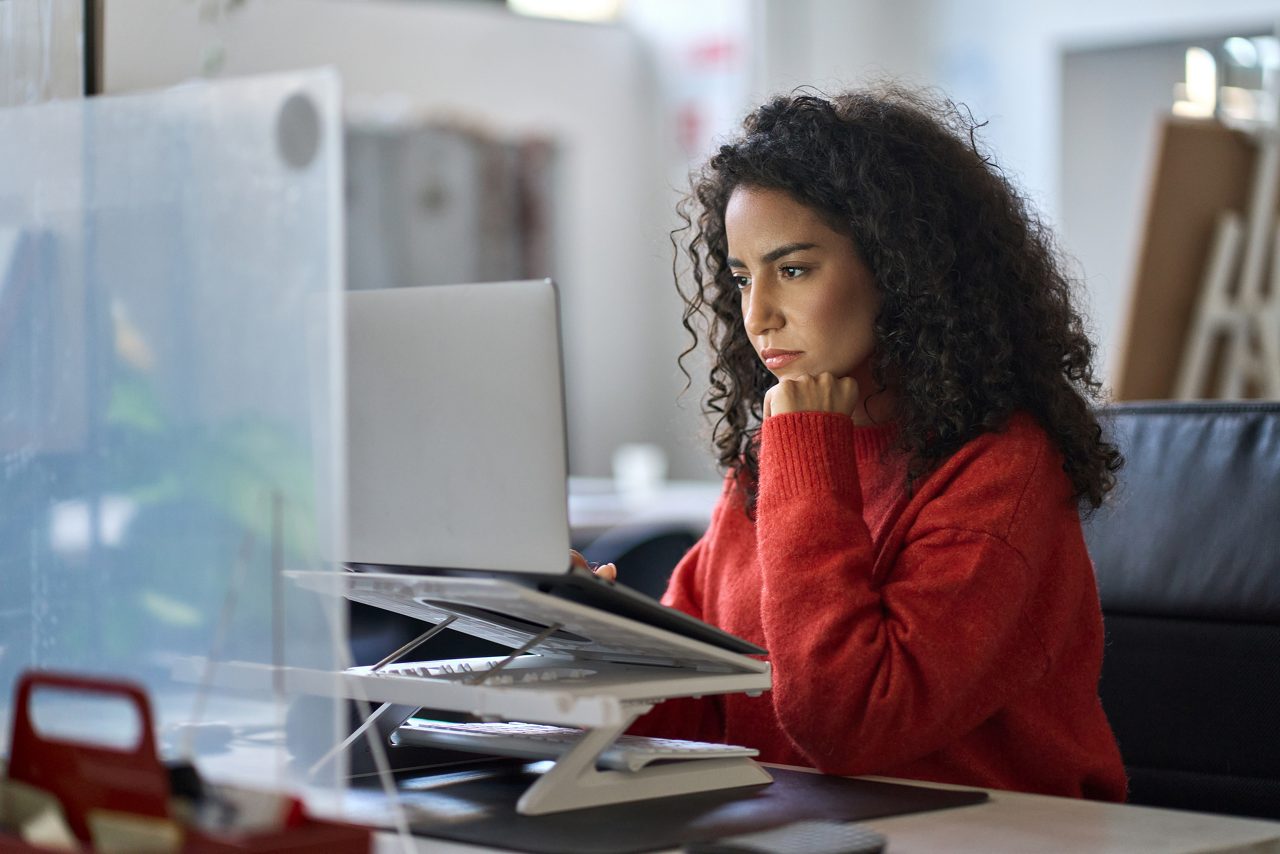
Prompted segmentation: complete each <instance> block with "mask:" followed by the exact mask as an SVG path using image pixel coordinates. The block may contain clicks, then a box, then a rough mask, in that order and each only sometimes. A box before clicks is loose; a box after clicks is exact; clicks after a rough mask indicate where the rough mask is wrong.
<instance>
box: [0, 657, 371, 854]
mask: <svg viewBox="0 0 1280 854" xmlns="http://www.w3.org/2000/svg"><path fill="white" fill-rule="evenodd" d="M42 687H51V688H58V689H61V690H64V691H78V692H84V693H89V694H103V695H109V696H115V697H118V698H120V699H123V700H126V701H128V702H130V703H131V704H132V705H133V706H134V709H135V710H136V712H137V714H138V720H139V723H140V736H139V738H138V744H137V745H136V746H135V747H134V748H133V749H132V750H116V749H113V748H108V747H102V746H99V745H94V744H84V743H78V742H68V741H63V740H61V739H52V738H45V737H43V736H41V735H40V734H39V733H38V732H37V731H36V729H35V727H34V726H33V725H32V722H31V711H30V701H31V695H32V693H33V692H34V691H35V690H36V689H38V688H42ZM154 733H155V728H154V726H153V723H152V718H151V707H150V704H149V703H148V702H147V696H146V694H145V693H144V692H143V690H142V689H141V688H140V687H138V686H137V685H135V684H133V683H131V682H126V681H122V680H114V679H101V678H95V677H88V676H79V675H74V674H68V673H52V672H35V671H28V672H26V673H24V674H23V675H22V676H21V677H20V678H19V680H18V687H17V692H16V697H15V704H14V717H13V738H12V740H11V741H10V756H9V777H10V778H11V779H13V780H18V781H21V782H23V783H28V784H30V785H32V786H37V787H39V788H41V789H44V790H45V791H47V792H49V793H50V794H52V795H54V796H56V797H57V798H58V800H60V801H61V802H62V810H63V813H64V814H65V815H66V818H67V823H68V824H69V825H70V827H71V830H72V832H74V833H75V835H76V836H77V837H78V838H79V839H81V840H82V841H84V842H86V843H87V842H88V841H89V828H88V824H87V823H86V819H87V817H88V815H89V812H90V811H91V810H94V809H107V810H115V811H118V812H124V813H133V814H135V815H142V816H151V817H156V818H165V819H168V818H171V816H170V813H169V796H170V790H169V772H168V769H167V768H166V767H165V766H164V763H162V762H161V761H160V757H159V754H158V753H157V752H156V747H155V740H154V738H155V736H154ZM289 816H290V821H288V822H286V827H284V828H283V829H281V830H280V831H278V832H271V833H258V834H252V835H242V836H225V837H223V836H217V837H215V836H211V835H209V834H206V833H202V832H200V831H198V830H196V829H194V828H190V827H188V828H184V844H183V847H182V850H183V851H184V852H187V854H286V852H288V854H295V852H296V854H303V852H325V854H368V852H369V851H370V848H371V844H372V834H371V831H370V830H369V828H366V827H358V826H356V825H349V824H341V823H338V822H330V821H319V820H317V819H314V818H311V817H310V816H308V815H307V814H306V811H305V809H304V808H303V806H302V802H301V801H298V800H296V799H294V800H293V803H292V804H291V806H290V809H289ZM46 850H47V849H43V848H36V847H34V846H32V845H28V844H27V843H25V842H22V841H21V840H19V839H16V838H14V837H12V836H5V835H3V834H0V854H9V852H32V854H35V852H44V851H46Z"/></svg>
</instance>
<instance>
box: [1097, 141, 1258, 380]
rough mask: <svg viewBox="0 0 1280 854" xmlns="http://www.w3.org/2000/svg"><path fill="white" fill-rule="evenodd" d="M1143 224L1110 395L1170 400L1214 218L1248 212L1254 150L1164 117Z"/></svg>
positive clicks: (1253, 147)
mask: <svg viewBox="0 0 1280 854" xmlns="http://www.w3.org/2000/svg"><path fill="white" fill-rule="evenodd" d="M1158 145H1159V151H1158V153H1157V156H1156V161H1155V163H1156V165H1155V172H1154V174H1153V175H1152V180H1151V184H1150V186H1151V194H1150V197H1149V199H1148V204H1147V214H1146V227H1145V229H1144V231H1143V237H1142V246H1141V248H1140V250H1139V253H1138V266H1137V271H1136V277H1135V280H1134V286H1133V290H1132V292H1131V298H1130V304H1129V315H1128V320H1127V323H1126V328H1125V334H1124V339H1123V344H1122V345H1121V353H1120V359H1119V362H1118V365H1119V367H1118V370H1117V372H1116V377H1115V381H1114V388H1113V393H1114V396H1115V399H1117V400H1149V399H1162V398H1168V397H1172V396H1173V393H1174V388H1175V383H1176V381H1177V373H1178V365H1179V363H1180V361H1181V358H1182V352H1183V348H1184V346H1185V345H1186V341H1187V338H1188V332H1189V330H1190V327H1191V316H1192V313H1193V312H1194V311H1195V307H1196V301H1197V298H1198V296H1199V292H1200V286H1201V283H1202V281H1203V279H1204V270H1205V267H1206V265H1207V264H1208V260H1209V251H1210V245H1211V242H1212V239H1213V230H1214V221H1215V219H1216V218H1217V216H1218V214H1219V212H1221V211H1223V210H1228V209H1230V210H1236V211H1239V212H1240V213H1241V214H1242V215H1243V214H1245V213H1246V212H1247V210H1248V203H1249V186H1250V182H1251V180H1252V177H1253V164H1254V160H1255V157H1256V148H1255V146H1254V144H1253V143H1252V142H1251V141H1250V140H1249V138H1248V137H1247V136H1246V135H1245V134H1243V133H1240V132H1238V131H1233V130H1229V129H1227V128H1225V127H1223V126H1222V125H1220V124H1218V123H1217V122H1214V121H1211V120H1201V119H1182V118H1176V117H1170V118H1169V119H1167V120H1166V121H1165V123H1164V124H1163V126H1162V127H1161V128H1160V131H1159V134H1158Z"/></svg>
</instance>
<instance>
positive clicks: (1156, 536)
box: [1085, 403, 1280, 819]
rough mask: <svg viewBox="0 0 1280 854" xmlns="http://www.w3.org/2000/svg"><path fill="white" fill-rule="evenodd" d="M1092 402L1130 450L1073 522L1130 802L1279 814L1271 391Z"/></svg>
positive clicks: (1279, 632) (1275, 435)
mask: <svg viewBox="0 0 1280 854" xmlns="http://www.w3.org/2000/svg"><path fill="white" fill-rule="evenodd" d="M1103 415H1104V419H1105V422H1108V426H1109V428H1110V430H1111V432H1112V436H1113V437H1114V440H1115V441H1116V442H1117V443H1118V444H1119V446H1120V448H1121V450H1122V451H1123V453H1124V454H1125V457H1126V459H1127V464H1126V466H1125V468H1124V469H1123V470H1122V472H1121V478H1120V487H1119V488H1118V490H1117V491H1116V492H1115V493H1114V494H1113V496H1112V497H1111V499H1109V502H1108V504H1107V505H1106V506H1104V507H1103V509H1101V510H1099V511H1098V512H1097V513H1096V514H1095V515H1094V516H1093V517H1092V518H1091V519H1088V520H1086V523H1085V534H1086V538H1087V540H1088V543H1089V551H1090V554H1091V555H1092V557H1093V561H1094V565H1095V568H1096V571H1097V577H1098V587H1099V593H1100V595H1101V598H1102V609H1103V616H1104V622H1105V626H1106V637H1107V645H1106V651H1105V654H1104V658H1103V667H1102V682H1101V686H1100V691H1101V695H1102V702H1103V706H1104V707H1105V709H1106V711H1107V714H1108V716H1109V717H1110V719H1111V724H1112V726H1113V727H1114V729H1115V733H1116V737H1117V739H1118V740H1119V743H1120V752H1121V753H1122V754H1123V756H1124V760H1125V765H1126V767H1127V769H1128V772H1129V797H1130V801H1131V802H1133V803H1138V804H1148V805H1154V806H1164V807H1175V808H1184V809H1194V810H1205V811H1210V812H1223V813H1233V814H1237V815H1248V816H1260V817H1267V818H1273V819H1280V403H1234V404H1233V403H1159V404H1154V403H1153V404H1127V405H1117V406H1113V407H1109V408H1107V409H1105V410H1104V411H1103Z"/></svg>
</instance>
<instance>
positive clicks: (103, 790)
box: [9, 671, 169, 842]
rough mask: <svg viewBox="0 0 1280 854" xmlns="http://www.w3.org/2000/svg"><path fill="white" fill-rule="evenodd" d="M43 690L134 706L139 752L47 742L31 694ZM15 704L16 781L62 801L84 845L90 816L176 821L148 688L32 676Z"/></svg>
mask: <svg viewBox="0 0 1280 854" xmlns="http://www.w3.org/2000/svg"><path fill="white" fill-rule="evenodd" d="M38 688H61V689H63V690H65V691H74V692H79V693H84V694H105V695H109V696H113V697H119V698H120V699H123V700H127V701H128V702H129V703H131V704H132V705H133V707H134V711H135V712H136V713H137V715H138V721H139V725H140V727H141V729H140V735H139V738H138V743H137V745H136V746H135V747H134V748H133V750H115V749H112V748H107V747H100V746H98V745H93V744H83V743H76V742H69V741H62V740H60V739H52V738H44V737H43V736H41V735H40V734H39V733H38V732H36V728H35V726H34V725H33V724H32V722H31V695H32V693H33V692H34V691H35V690H36V689H38ZM15 699H16V706H15V713H14V718H13V740H12V741H11V742H10V745H11V746H10V757H9V776H10V777H11V778H12V779H14V780H19V781H21V782H23V783H29V784H31V785H32V786H35V787H37V788H40V789H44V790H45V791H47V792H49V793H50V794H52V795H54V796H56V797H57V798H58V800H59V801H61V802H62V811H63V813H64V814H65V815H66V817H67V824H69V825H70V826H71V831H72V833H74V834H75V835H76V836H77V837H78V838H79V839H81V840H82V841H84V842H88V841H89V825H88V824H87V823H86V822H85V819H86V816H87V815H88V813H89V810H91V809H109V810H116V811H118V812H126V813H134V814H135V815H144V816H155V817H157V818H169V772H168V771H167V770H166V769H165V767H164V763H162V762H161V761H160V757H159V755H157V754H156V747H155V742H154V740H153V737H152V733H153V732H155V728H154V726H153V725H152V721H151V708H150V706H149V705H148V704H147V695H146V694H145V693H144V692H143V690H142V689H141V688H139V687H138V686H137V685H134V684H132V683H129V682H122V681H115V680H107V679H95V678H90V677H86V676H73V675H70V674H65V673H36V672H31V671H28V672H26V673H24V674H23V675H22V677H21V678H20V679H19V680H18V691H17V697H16V698H15Z"/></svg>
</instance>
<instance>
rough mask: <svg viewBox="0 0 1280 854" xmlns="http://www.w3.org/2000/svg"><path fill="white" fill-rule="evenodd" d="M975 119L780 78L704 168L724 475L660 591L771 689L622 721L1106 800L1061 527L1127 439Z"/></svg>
mask: <svg viewBox="0 0 1280 854" xmlns="http://www.w3.org/2000/svg"><path fill="white" fill-rule="evenodd" d="M974 130H975V128H974V126H973V125H972V122H971V121H969V120H967V119H966V118H965V117H963V116H962V115H961V114H960V113H959V112H958V111H957V110H956V108H955V107H954V106H953V105H950V104H942V105H938V104H934V103H932V102H930V101H928V100H927V99H925V98H923V97H922V96H918V95H913V94H909V93H904V92H901V91H896V90H889V91H884V92H879V93H861V92H859V93H852V94H846V95H842V96H839V97H835V98H831V99H827V98H823V97H819V96H816V95H812V94H793V95H791V96H786V97H779V98H775V99H774V100H772V101H770V102H769V103H767V104H766V105H764V106H763V107H761V108H760V109H758V110H757V111H756V112H755V113H754V114H752V115H751V116H750V117H749V118H748V119H747V120H746V122H745V125H744V132H743V134H742V135H741V137H740V138H738V139H737V140H735V141H733V142H731V143H729V144H727V145H724V146H722V147H721V148H720V150H719V152H718V153H717V154H716V155H715V156H714V157H712V158H711V160H710V162H709V163H708V164H707V166H706V167H705V168H704V170H703V171H702V173H701V174H700V175H699V176H697V177H696V179H695V185H694V189H693V193H692V195H691V197H690V199H689V200H687V201H686V205H685V206H682V214H683V215H684V216H685V219H686V222H687V223H688V226H689V230H690V232H691V239H690V240H689V242H688V247H687V251H688V255H689V258H690V260H691V261H692V286H691V287H688V288H687V289H685V288H682V294H683V296H684V298H685V301H686V310H685V326H686V328H687V329H688V330H689V331H690V333H691V334H692V335H693V337H694V344H693V345H691V347H690V351H692V350H693V349H694V347H696V346H697V342H698V331H697V330H698V328H699V325H698V324H697V323H696V322H695V321H696V320H697V319H698V318H699V317H701V318H704V319H705V326H704V331H705V335H706V339H707V341H708V342H709V344H710V345H711V350H712V355H713V364H712V367H711V374H710V392H709V394H708V398H707V400H706V407H707V409H708V411H709V412H711V413H714V414H715V416H716V421H715V430H714V444H715V448H716V450H717V453H718V458H719V462H720V464H721V466H722V467H723V468H724V469H725V470H726V472H727V477H726V481H725V489H724V492H723V494H722V497H721V499H720V502H719V504H718V506H717V508H716V510H715V513H714V516H713V519H712V522H711V526H710V528H709V530H708V531H707V533H706V535H705V536H704V537H703V539H702V540H701V541H700V542H699V543H698V544H697V545H696V546H695V547H694V548H693V549H692V550H691V551H690V552H689V554H688V555H687V556H686V557H685V558H684V559H683V560H682V561H681V563H680V565H679V566H678V567H677V568H676V570H675V572H674V574H673V576H672V578H671V582H670V586H669V587H668V590H667V593H666V596H665V599H664V601H665V602H666V603H667V604H669V605H672V606H674V607H676V608H679V609H681V610H683V611H686V612H688V613H690V614H692V615H694V616H696V617H699V618H700V619H703V620H705V621H707V622H710V623H713V624H715V625H718V626H720V627H721V628H724V629H726V630H727V631H730V632H732V633H734V634H737V635H740V636H742V637H744V638H747V639H748V640H751V641H754V642H756V643H759V644H760V645H762V646H763V647H765V648H766V649H768V650H769V660H770V661H771V662H772V666H773V690H772V691H770V692H768V693H766V694H764V695H763V696H760V697H758V698H750V697H746V696H738V695H730V696H723V697H711V698H705V699H702V700H677V701H669V702H667V703H663V704H661V705H660V706H659V707H657V708H656V709H655V710H654V711H653V712H652V713H650V714H649V715H647V716H645V717H644V718H642V719H641V720H640V721H638V722H637V725H636V727H635V728H634V731H637V732H644V733H648V734H655V735H668V736H681V737H685V738H692V739H698V740H706V741H727V742H730V743H736V744H745V745H749V746H753V747H756V748H758V749H759V750H760V758H761V759H762V760H765V761H770V762H779V763H785V764H793V765H805V766H811V767H814V768H817V769H819V770H821V771H824V772H827V773H832V774H845V775H853V774H884V775H890V776H895V777H905V778H913V779H922V780H936V781H943V782H949V783H961V784H969V785H978V786H984V787H991V788H1005V789H1019V790H1025V791H1034V792H1042V793H1049V794H1057V795H1071V796H1084V797H1092V798H1101V799H1110V800H1122V799H1123V797H1124V792H1125V777H1124V769H1123V766H1122V764H1121V759H1120V755H1119V752H1118V750H1117V748H1116V744H1115V740H1114V737H1113V735H1112V733H1111V730H1110V727H1109V725H1108V723H1107V720H1106V717H1105V715H1104V714H1103V710H1102V707H1101V705H1100V703H1099V701H1098V694H1097V683H1098V676H1099V670H1100V666H1101V657H1102V640H1103V636H1102V620H1101V612H1100V609H1099V604H1098V595H1097V589H1096V586H1095V582H1094V578H1093V572H1092V565H1091V563H1090V560H1089V556H1088V554H1087V552H1086V550H1085V544H1084V539H1083V536H1082V533H1081V526H1080V511H1081V509H1085V510H1088V509H1092V508H1096V507H1097V506H1098V505H1099V504H1100V502H1101V501H1102V500H1103V497H1104V496H1105V495H1106V493H1107V492H1108V490H1110V489H1111V487H1112V486H1113V484H1114V472H1115V471H1116V470H1117V469H1118V468H1119V466H1120V464H1121V459H1120V455H1119V454H1118V452H1117V451H1116V449H1115V448H1114V447H1113V446H1112V445H1110V444H1108V443H1107V442H1105V441H1103V440H1102V438H1101V430H1100V428H1099V425H1098V422H1097V419H1096V418H1095V416H1094V413H1093V410H1092V408H1091V405H1090V404H1091V400H1092V399H1093V398H1094V397H1095V396H1096V395H1097V393H1098V389H1099V385H1098V383H1097V382H1096V381H1095V379H1094V376H1093V372H1092V367H1091V359H1092V355H1093V347H1092V346H1091V344H1090V342H1089V340H1088V339H1087V337H1086V336H1085V334H1084V331H1083V324H1082V321H1081V318H1080V315H1079V314H1078V313H1077V311H1076V310H1075V309H1074V308H1073V305H1072V292H1071V290H1072V289H1071V284H1070V282H1069V281H1068V280H1067V279H1066V277H1065V276H1064V275H1063V273H1062V271H1061V269H1060V265H1059V261H1058V259H1057V257H1056V255H1055V251H1054V248H1053V245H1052V240H1051V237H1050V235H1049V234H1048V232H1047V230H1046V229H1045V227H1044V226H1043V225H1041V223H1040V222H1039V220H1038V219H1036V217H1035V216H1034V214H1032V213H1031V212H1030V211H1029V210H1028V208H1027V205H1026V203H1025V202H1024V200H1023V199H1022V198H1021V197H1020V196H1019V195H1018V193H1017V192H1016V191H1015V190H1014V189H1013V188H1012V187H1011V185H1010V184H1009V182H1008V181H1007V180H1006V179H1005V178H1004V176H1003V175H1002V174H1001V173H1000V172H999V170H998V169H996V168H995V167H994V166H993V165H992V163H991V161H990V159H989V158H988V157H986V156H984V155H983V154H982V153H981V151H980V150H979V149H978V147H977V145H976V142H975V137H974ZM689 205H691V206H692V210H690V207H689ZM688 352H689V351H686V354H685V355H687V354H688ZM623 569H624V571H625V567H624V568H623Z"/></svg>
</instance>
